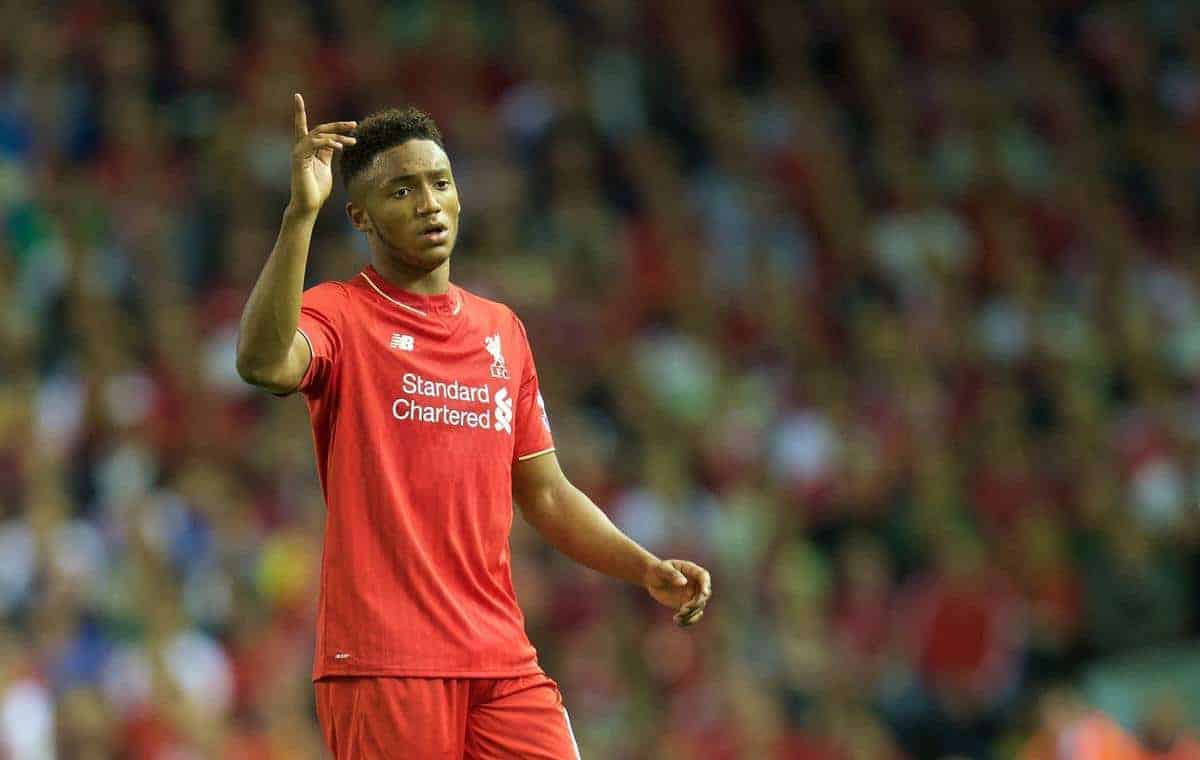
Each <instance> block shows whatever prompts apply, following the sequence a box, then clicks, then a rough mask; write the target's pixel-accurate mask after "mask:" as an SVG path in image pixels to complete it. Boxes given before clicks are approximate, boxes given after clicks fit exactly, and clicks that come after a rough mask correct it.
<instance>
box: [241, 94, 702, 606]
mask: <svg viewBox="0 0 1200 760" xmlns="http://www.w3.org/2000/svg"><path fill="white" fill-rule="evenodd" d="M293 103H294V108H293V129H294V133H295V137H296V143H295V146H294V147H293V149H292V182H291V188H292V197H291V200H290V202H289V203H288V208H287V209H286V210H285V211H284V218H283V223H282V225H281V227H280V232H279V237H278V239H277V240H276V243H275V248H274V250H273V251H272V252H271V256H270V257H269V258H268V260H267V264H266V265H265V266H264V268H263V272H262V274H261V275H259V279H258V282H256V283H255V286H254V290H253V291H252V292H251V295H250V298H249V300H248V301H247V304H246V308H245V309H244V310H243V312H242V321H241V329H240V331H239V336H238V372H239V373H240V374H241V376H242V377H243V378H244V379H245V380H246V381H247V382H249V383H252V384H254V385H257V386H260V387H263V388H266V389H268V390H271V391H275V392H280V393H287V392H290V391H292V390H294V389H295V388H296V386H297V385H298V384H299V383H300V380H301V379H302V378H303V377H304V375H305V373H306V371H307V369H308V366H309V363H310V362H311V361H312V353H311V350H310V349H309V346H308V341H307V340H305V339H304V338H303V337H302V336H301V335H300V333H299V332H297V331H296V325H297V321H298V319H299V312H300V300H301V293H302V289H303V279H304V268H305V262H306V261H307V256H308V246H309V241H310V240H311V236H312V228H313V225H314V224H315V223H316V218H317V213H318V212H319V211H320V209H321V206H322V205H323V204H324V203H325V201H326V200H327V199H328V198H329V195H330V192H331V190H332V178H333V174H332V160H333V154H334V153H335V152H337V151H339V150H342V149H344V148H345V147H346V146H348V145H353V144H354V143H355V138H354V137H353V136H352V135H351V133H352V132H353V130H354V128H355V127H356V126H357V122H353V121H338V122H328V123H325V124H320V125H318V126H317V127H314V128H313V129H311V130H310V129H309V128H308V117H307V114H306V112H305V108H304V99H303V98H302V97H300V95H299V94H297V95H295V96H294V99H293ZM349 194H350V201H349V202H348V203H347V204H346V213H347V214H348V215H349V216H350V221H351V222H352V223H353V224H354V226H355V228H356V229H358V230H360V231H362V232H363V234H365V235H366V236H367V241H368V244H369V245H370V249H371V264H372V266H374V267H375V269H376V270H377V271H378V272H379V274H380V275H381V276H383V277H384V278H385V279H386V280H387V281H388V282H390V283H392V284H394V285H397V286H399V287H401V288H403V289H405V290H408V291H410V292H413V293H418V294H422V295H440V294H442V293H445V292H446V291H447V289H448V288H449V285H450V254H451V252H452V251H453V249H454V243H455V241H456V240H457V238H458V217H459V212H460V211H461V206H460V203H459V198H458V189H457V187H456V186H455V183H454V175H453V172H452V171H451V167H450V159H449V158H448V157H447V156H446V152H445V151H444V150H442V148H441V147H440V146H438V144H437V143H435V142H433V141H431V140H422V139H412V140H407V141H405V142H403V143H401V144H399V145H396V146H393V147H391V148H389V149H387V150H385V151H383V152H381V153H380V154H379V155H377V156H376V157H375V159H374V160H373V161H372V162H371V164H370V165H369V166H368V167H367V169H366V170H365V171H363V172H362V173H361V174H359V175H358V176H356V177H354V179H353V180H352V181H351V183H350V187H349ZM512 487H513V500H514V501H515V502H516V504H517V505H518V507H519V508H520V510H521V514H522V515H523V516H524V517H525V519H526V520H527V521H528V522H529V523H530V524H531V525H533V526H534V528H536V529H537V531H538V532H539V533H540V534H541V535H542V536H543V537H544V538H545V539H546V540H547V541H549V542H550V543H551V544H552V545H553V546H554V547H555V548H557V549H558V550H559V551H561V552H562V553H563V554H566V555H567V556H568V557H571V558H572V559H574V560H576V561H577V562H580V563H581V564H584V565H587V566H588V567H590V568H592V569H594V570H598V571H600V572H602V573H604V574H606V575H610V576H612V577H614V578H620V579H622V580H625V581H629V582H630V583H636V584H638V585H640V586H642V587H643V588H645V589H646V591H647V592H648V593H649V594H650V595H651V596H652V597H653V598H654V599H655V600H657V601H658V602H660V603H661V604H664V605H666V606H667V607H670V608H671V609H672V610H674V611H675V622H677V623H678V624H679V625H684V626H687V625H691V624H693V623H695V622H697V621H698V620H700V618H701V617H702V616H703V615H704V608H705V605H707V604H708V599H709V596H711V594H712V579H711V577H710V576H709V573H708V571H707V570H705V569H704V568H702V567H700V566H699V565H697V564H695V563H694V562H688V561H686V560H680V559H667V560H664V559H659V558H658V557H656V556H654V555H653V554H652V553H650V552H649V551H647V550H646V549H644V548H642V547H641V546H639V545H638V544H637V542H635V541H634V540H633V539H631V538H629V537H628V536H626V535H625V534H624V533H622V532H621V531H620V530H619V529H618V528H617V527H616V526H615V525H613V523H612V521H611V520H609V519H608V516H607V515H605V514H604V512H603V510H601V509H600V508H599V507H597V506H596V505H595V503H594V502H592V500H591V499H589V498H588V497H587V495H585V494H584V493H583V492H582V491H580V490H579V489H578V488H576V487H575V486H574V485H572V484H571V482H570V481H569V480H567V477H566V475H564V474H563V471H562V468H561V467H560V466H559V463H558V457H557V456H555V454H554V452H553V451H550V452H546V453H544V454H542V455H540V456H535V457H532V458H530V459H527V460H525V461H521V462H516V463H515V464H514V465H513V467H512Z"/></svg>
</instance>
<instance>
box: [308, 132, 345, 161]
mask: <svg viewBox="0 0 1200 760" xmlns="http://www.w3.org/2000/svg"><path fill="white" fill-rule="evenodd" d="M352 141H353V138H349V137H346V136H345V135H315V136H314V135H309V136H307V137H305V138H304V139H303V140H301V141H300V142H299V143H298V144H297V145H296V156H297V157H303V156H311V155H312V154H313V153H316V152H317V151H318V150H321V149H333V150H341V149H342V148H344V147H345V146H346V145H348V144H352Z"/></svg>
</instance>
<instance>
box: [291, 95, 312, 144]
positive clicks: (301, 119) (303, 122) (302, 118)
mask: <svg viewBox="0 0 1200 760" xmlns="http://www.w3.org/2000/svg"><path fill="white" fill-rule="evenodd" d="M292 102H293V103H294V104H295V108H294V109H293V117H294V120H295V131H296V139H297V140H299V139H300V138H302V137H304V136H305V135H307V134H308V117H307V116H306V115H305V114H304V98H302V97H301V96H300V93H298V92H297V93H296V94H295V95H294V96H293V98H292Z"/></svg>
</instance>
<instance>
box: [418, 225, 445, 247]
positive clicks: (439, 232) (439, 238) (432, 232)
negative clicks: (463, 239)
mask: <svg viewBox="0 0 1200 760" xmlns="http://www.w3.org/2000/svg"><path fill="white" fill-rule="evenodd" d="M420 238H421V239H422V240H426V241H428V242H430V243H433V244H434V245H440V244H442V243H444V242H446V241H447V240H448V239H449V238H450V228H449V227H447V226H446V225H444V224H441V223H440V222H436V223H434V224H427V225H425V227H423V228H422V229H421V233H420Z"/></svg>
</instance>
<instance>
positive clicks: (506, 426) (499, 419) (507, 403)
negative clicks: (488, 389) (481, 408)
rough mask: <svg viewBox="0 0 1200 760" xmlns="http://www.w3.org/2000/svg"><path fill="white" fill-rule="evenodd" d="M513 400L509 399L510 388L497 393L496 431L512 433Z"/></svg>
mask: <svg viewBox="0 0 1200 760" xmlns="http://www.w3.org/2000/svg"><path fill="white" fill-rule="evenodd" d="M512 417H513V415H512V399H511V398H509V397H508V388H501V389H500V390H498V391H496V429H497V430H503V431H504V432H505V433H509V434H511V433H512Z"/></svg>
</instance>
